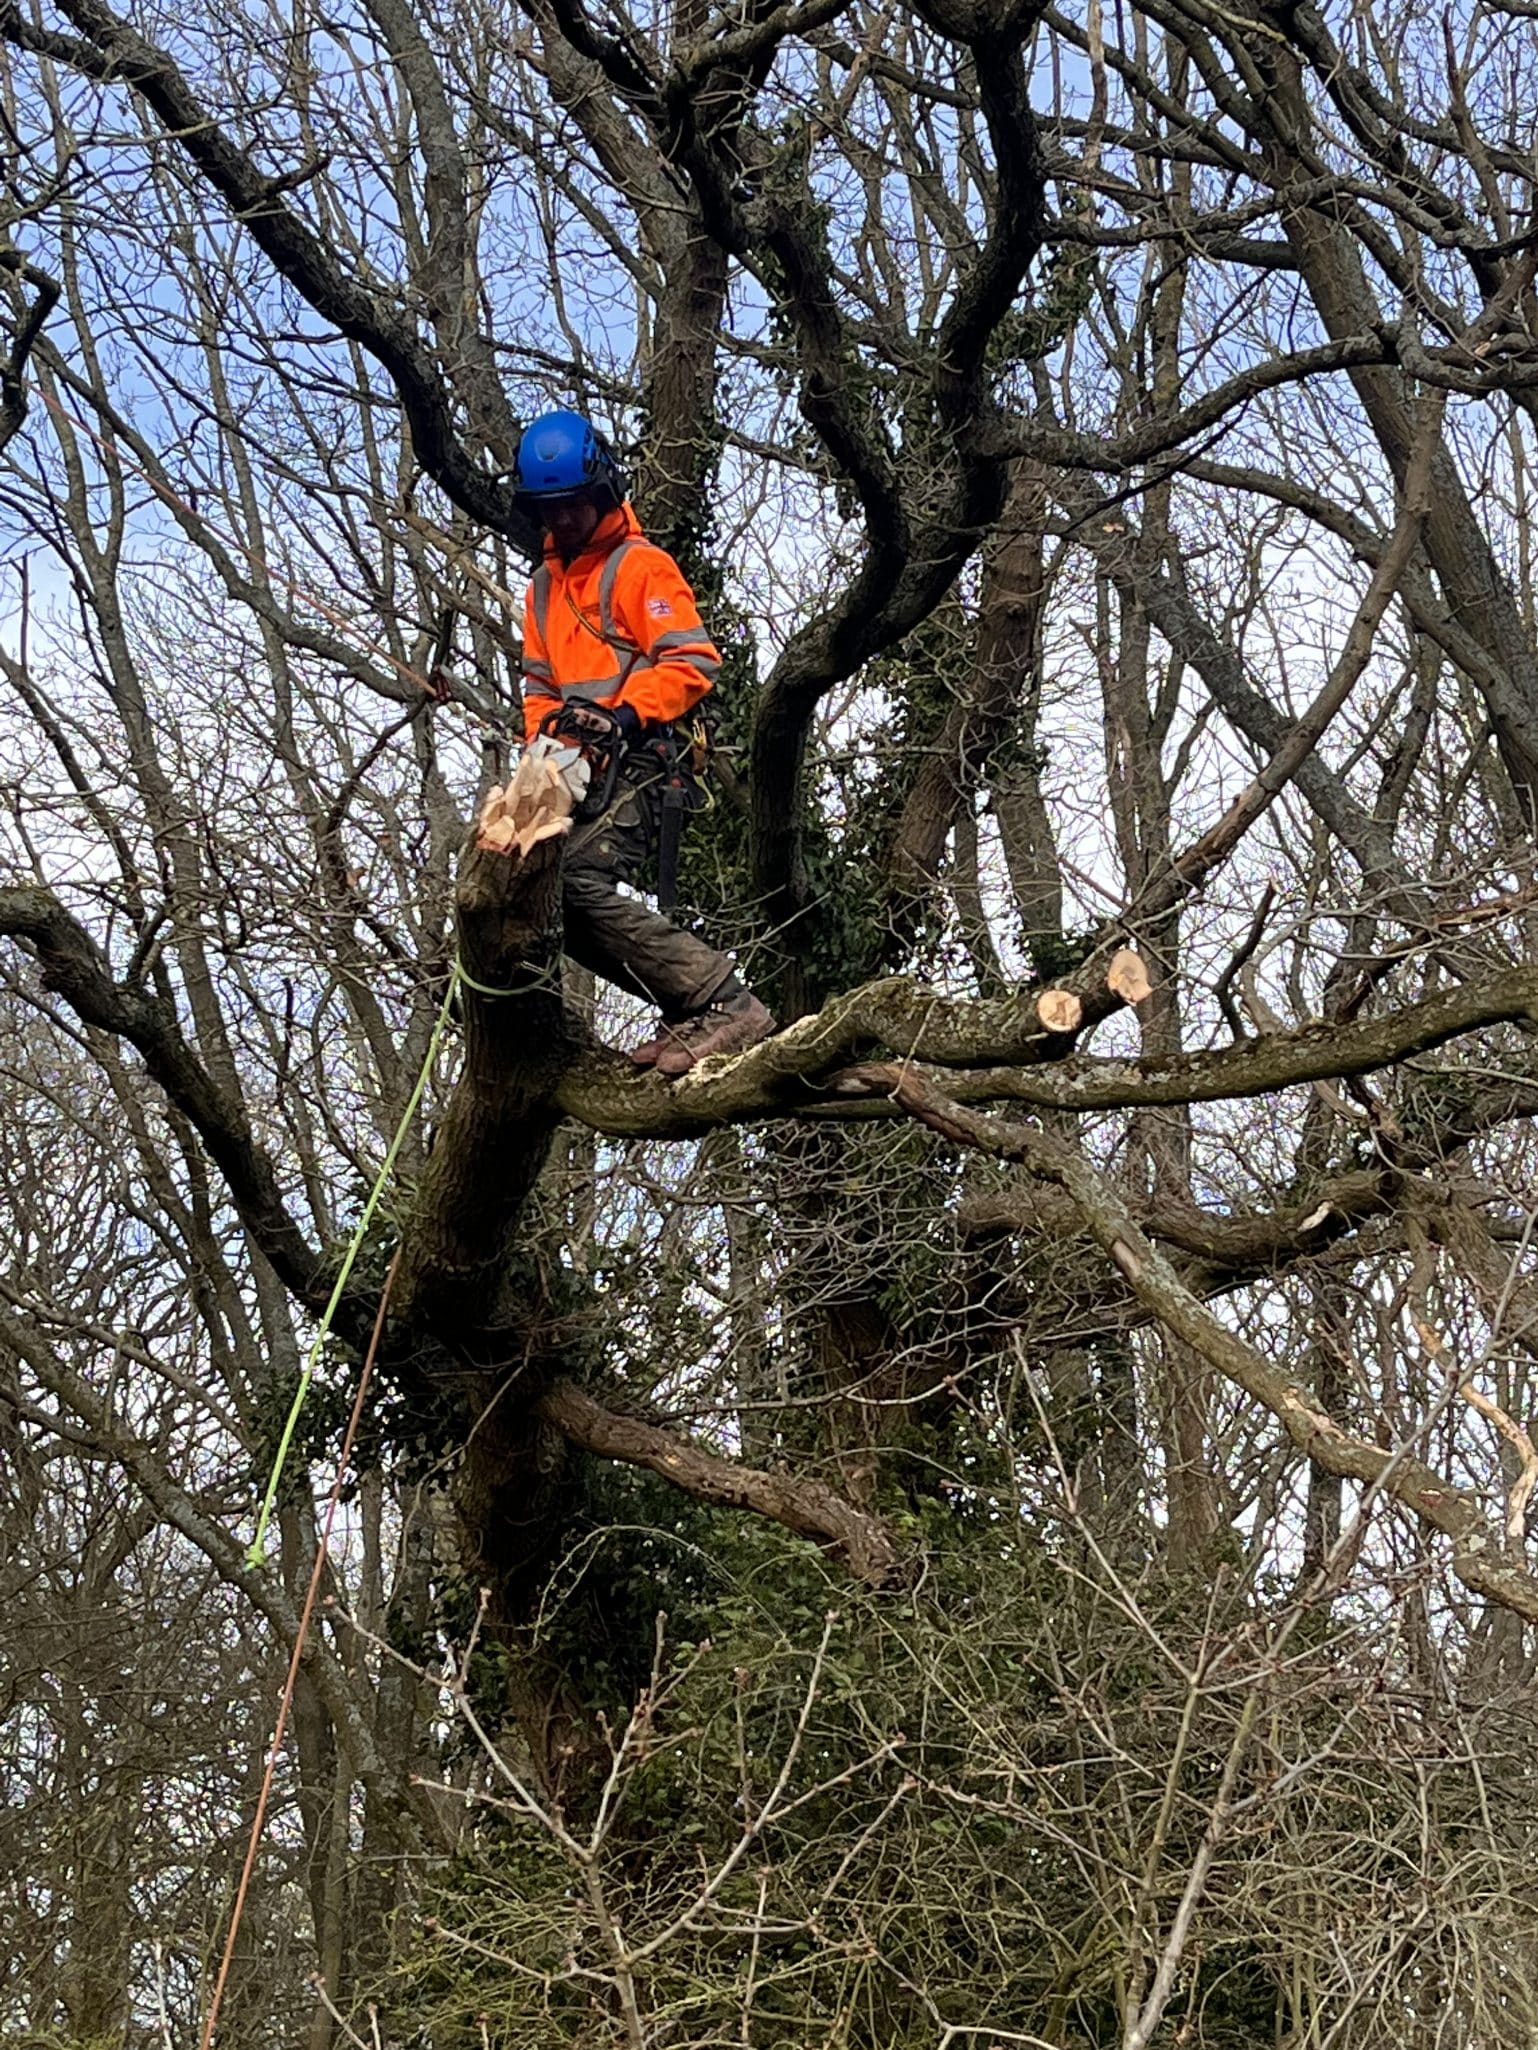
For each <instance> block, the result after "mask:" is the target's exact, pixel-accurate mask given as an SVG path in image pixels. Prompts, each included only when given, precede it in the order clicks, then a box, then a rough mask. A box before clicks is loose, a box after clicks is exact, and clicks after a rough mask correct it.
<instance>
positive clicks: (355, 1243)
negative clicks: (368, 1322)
mask: <svg viewBox="0 0 1538 2050" xmlns="http://www.w3.org/2000/svg"><path fill="white" fill-rule="evenodd" d="M462 982H469V977H468V976H467V975H466V974H465V972H464V970H463V969H462V968H461V967H460V965H459V961H458V959H457V958H456V960H455V962H454V968H453V972H452V974H451V975H450V976H449V986H448V988H447V989H446V990H445V991H444V993H443V1002H442V1003H441V1004H440V1005H439V1006H438V1016H437V1018H436V1019H435V1021H434V1023H433V1030H432V1037H431V1038H430V1039H429V1040H428V1042H427V1056H426V1058H425V1060H424V1061H423V1062H422V1070H421V1073H420V1074H419V1075H418V1076H417V1079H416V1082H415V1083H414V1085H413V1087H412V1091H411V1095H410V1097H409V1098H408V1099H407V1102H406V1108H405V1109H404V1110H403V1111H402V1112H401V1119H400V1123H399V1124H398V1125H397V1126H396V1128H395V1137H394V1138H393V1139H392V1140H391V1141H390V1146H389V1150H388V1152H387V1153H386V1154H385V1157H384V1165H383V1166H382V1167H381V1168H380V1170H379V1172H378V1174H377V1175H376V1176H375V1177H374V1186H373V1188H372V1189H370V1190H369V1194H368V1201H367V1202H366V1203H365V1204H364V1206H363V1215H362V1216H361V1217H360V1218H359V1219H358V1222H357V1225H356V1227H355V1229H354V1231H353V1235H352V1239H351V1241H350V1242H349V1244H348V1247H347V1252H346V1256H345V1257H344V1259H343V1261H342V1265H341V1267H340V1269H339V1270H338V1272H337V1277H336V1282H335V1285H334V1286H333V1288H332V1290H331V1299H330V1301H329V1302H328V1303H327V1304H326V1307H325V1310H324V1311H323V1312H322V1314H321V1320H320V1323H319V1324H318V1325H317V1326H316V1330H315V1337H314V1339H313V1340H312V1342H311V1345H310V1350H309V1352H308V1353H307V1354H306V1355H305V1362H304V1367H303V1370H302V1371H301V1373H300V1375H299V1386H298V1387H297V1388H296V1389H295V1390H294V1399H293V1401H292V1402H291V1403H290V1404H289V1410H288V1417H287V1419H286V1421H285V1423H284V1425H283V1435H282V1437H281V1438H279V1440H278V1451H277V1456H276V1458H275V1459H274V1460H273V1463H272V1474H271V1476H270V1478H269V1480H268V1482H267V1492H266V1494H265V1495H264V1496H263V1497H262V1507H261V1513H260V1514H259V1515H258V1517H257V1519H256V1536H255V1537H254V1538H253V1539H252V1540H251V1548H250V1550H249V1551H248V1552H247V1553H246V1564H247V1565H248V1566H251V1567H261V1566H265V1565H266V1563H267V1552H266V1541H267V1526H268V1524H269V1523H270V1522H271V1520H272V1508H273V1504H274V1502H276V1501H277V1499H278V1488H279V1486H280V1485H281V1483H282V1480H283V1468H284V1466H285V1465H286V1464H287V1461H288V1454H289V1448H290V1446H291V1445H292V1444H293V1442H294V1432H295V1430H296V1429H297V1428H298V1424H299V1415H300V1412H301V1411H302V1410H303V1408H304V1405H305V1398H306V1397H307V1396H308V1394H309V1392H310V1384H311V1382H312V1381H313V1380H314V1379H315V1369H316V1367H317V1365H318V1364H319V1362H320V1353H321V1347H322V1346H323V1345H324V1344H325V1342H326V1339H327V1337H328V1335H329V1334H330V1330H331V1320H332V1318H333V1317H334V1316H335V1315H336V1306H337V1304H338V1303H339V1302H340V1301H341V1300H342V1291H343V1290H344V1289H345V1288H346V1286H347V1282H348V1278H349V1276H350V1275H351V1273H352V1270H353V1263H354V1262H355V1261H356V1260H357V1257H358V1253H359V1251H360V1250H361V1248H362V1245H363V1240H364V1237H365V1235H366V1234H367V1232H368V1228H369V1225H370V1224H371V1223H372V1222H373V1217H374V1212H375V1211H376V1210H377V1209H378V1207H379V1199H380V1197H381V1196H382V1195H383V1194H384V1192H385V1189H386V1187H387V1185H388V1183H389V1180H390V1176H391V1175H392V1173H393V1172H394V1170H395V1162H396V1158H397V1156H398V1155H399V1153H400V1150H401V1147H402V1145H403V1144H404V1143H405V1139H406V1134H407V1132H408V1131H410V1129H411V1121H412V1119H413V1118H414V1117H415V1116H416V1114H417V1106H418V1105H419V1104H420V1103H421V1101H422V1092H423V1091H424V1090H425V1089H426V1087H427V1078H428V1076H429V1075H430V1074H431V1073H432V1071H433V1064H434V1062H435V1061H436V1060H437V1058H438V1049H439V1048H440V1047H441V1046H442V1044H443V1034H444V1030H445V1028H446V1027H447V1025H448V1021H449V1010H450V1007H451V1006H452V1004H453V1002H454V996H455V992H456V991H457V990H458V988H459V985H460V984H461V983H462ZM470 986H471V987H472V988H475V987H477V986H478V985H476V984H471V985H470Z"/></svg>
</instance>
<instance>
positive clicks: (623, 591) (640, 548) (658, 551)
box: [523, 504, 721, 740]
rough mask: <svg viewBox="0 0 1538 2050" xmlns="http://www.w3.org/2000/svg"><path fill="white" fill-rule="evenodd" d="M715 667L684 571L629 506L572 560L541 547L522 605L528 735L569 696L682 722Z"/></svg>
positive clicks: (608, 516)
mask: <svg viewBox="0 0 1538 2050" xmlns="http://www.w3.org/2000/svg"><path fill="white" fill-rule="evenodd" d="M720 668H721V657H720V655H719V654H718V653H717V652H716V648H715V644H714V642H713V641H712V640H711V638H710V636H709V634H707V633H706V631H705V629H704V627H703V626H702V625H701V624H700V615H699V609H698V607H697V606H696V605H695V602H694V593H693V592H692V591H691V590H690V589H689V586H688V584H687V582H686V581H685V579H684V574H683V571H682V570H681V569H680V568H679V567H678V564H677V563H676V562H675V561H674V560H673V558H672V556H671V555H669V554H668V552H667V550H666V549H664V548H657V547H655V546H653V544H652V543H651V542H650V541H648V540H647V539H646V537H645V535H644V534H643V533H642V532H641V525H640V522H639V521H638V520H637V518H636V516H635V514H634V513H633V512H632V511H631V509H630V506H629V505H628V504H625V505H622V506H619V507H617V508H616V509H615V510H614V511H613V512H610V513H605V515H604V517H603V518H602V519H601V520H600V521H599V523H598V525H597V527H596V528H595V529H594V531H593V536H592V539H591V540H590V541H589V542H588V544H587V546H586V547H585V548H584V549H583V551H582V553H581V554H580V555H577V556H574V557H573V558H572V560H571V561H570V562H569V563H568V562H562V560H561V558H560V555H559V554H558V553H557V551H556V550H555V548H554V547H553V546H552V545H550V544H548V543H547V544H546V548H545V560H544V565H543V567H542V568H540V569H537V570H536V571H535V572H534V578H533V581H532V582H531V583H530V585H529V590H528V596H527V598H526V599H525V601H524V620H523V728H524V734H525V737H526V738H527V739H529V740H532V739H533V738H534V737H535V735H536V734H537V733H538V732H539V727H540V721H541V720H543V719H545V718H548V716H549V715H550V713H552V712H556V711H559V710H560V708H561V706H562V705H563V704H569V703H570V702H571V701H572V699H573V698H585V699H587V700H588V701H589V702H590V703H592V704H596V705H609V706H613V705H619V704H625V705H629V706H630V707H631V708H632V709H633V710H634V712H635V714H636V717H637V718H638V719H640V720H642V721H643V722H652V723H655V724H659V725H663V724H666V723H667V722H668V721H669V720H672V719H681V718H682V717H683V716H684V714H685V713H686V712H688V711H689V710H691V709H692V707H693V706H695V705H697V704H698V703H699V701H700V699H701V698H702V697H704V695H705V693H706V691H708V690H709V689H710V687H711V686H712V684H713V683H714V682H715V680H716V677H717V674H718V673H719V671H720Z"/></svg>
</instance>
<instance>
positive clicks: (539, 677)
mask: <svg viewBox="0 0 1538 2050" xmlns="http://www.w3.org/2000/svg"><path fill="white" fill-rule="evenodd" d="M560 709H561V696H560V692H559V691H558V690H557V689H556V687H555V672H554V670H553V669H552V668H551V667H550V657H549V655H548V653H547V651H546V648H545V643H544V638H543V636H542V635H541V633H540V631H539V625H538V623H537V621H536V620H535V617H534V586H533V585H532V584H530V586H529V588H528V590H527V591H526V592H525V593H524V599H523V737H524V739H525V741H530V740H533V739H535V738H536V736H537V735H538V733H539V722H540V720H541V719H544V718H546V717H548V715H549V714H550V713H551V712H558V711H559V710H560Z"/></svg>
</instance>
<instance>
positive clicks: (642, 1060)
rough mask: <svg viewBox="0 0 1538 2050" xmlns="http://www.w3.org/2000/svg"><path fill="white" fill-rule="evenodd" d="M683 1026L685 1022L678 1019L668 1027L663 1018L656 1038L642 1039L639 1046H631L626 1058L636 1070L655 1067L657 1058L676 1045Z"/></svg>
mask: <svg viewBox="0 0 1538 2050" xmlns="http://www.w3.org/2000/svg"><path fill="white" fill-rule="evenodd" d="M684 1024H685V1021H684V1020H683V1019H680V1020H679V1021H678V1023H677V1024H675V1025H670V1024H669V1023H668V1021H667V1020H666V1018H664V1019H663V1021H662V1023H661V1024H660V1025H659V1026H658V1028H657V1034H656V1037H655V1038H654V1039H643V1040H642V1041H641V1044H640V1045H639V1046H633V1047H632V1048H631V1049H630V1053H629V1056H628V1058H629V1059H630V1060H632V1061H634V1062H635V1065H636V1066H637V1067H638V1068H651V1067H655V1066H656V1063H657V1056H658V1055H659V1054H661V1053H665V1052H666V1050H667V1049H668V1048H669V1047H670V1046H676V1045H677V1044H678V1035H679V1033H680V1032H682V1031H683V1030H684Z"/></svg>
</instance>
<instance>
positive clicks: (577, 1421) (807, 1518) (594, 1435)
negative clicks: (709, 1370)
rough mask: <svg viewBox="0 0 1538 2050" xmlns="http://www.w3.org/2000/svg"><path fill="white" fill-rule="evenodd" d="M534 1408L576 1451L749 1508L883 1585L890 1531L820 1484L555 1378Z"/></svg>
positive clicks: (893, 1563)
mask: <svg viewBox="0 0 1538 2050" xmlns="http://www.w3.org/2000/svg"><path fill="white" fill-rule="evenodd" d="M538 1408H539V1412H540V1414H541V1415H542V1416H544V1417H545V1418H547V1419H548V1421H549V1422H551V1423H552V1424H554V1425H555V1427H556V1428H557V1430H559V1431H560V1432H561V1433H562V1435H563V1436H564V1437H566V1438H569V1439H570V1440H571V1442H572V1443H573V1444H574V1445H578V1446H580V1447H581V1448H582V1450H583V1451H584V1452H591V1453H595V1454H596V1455H597V1456H598V1457H599V1458H600V1459H618V1460H623V1461H624V1462H625V1463H626V1464H627V1465H629V1466H644V1467H645V1468H646V1469H647V1471H648V1472H649V1473H655V1474H658V1475H660V1476H661V1478H662V1479H663V1480H665V1481H671V1482H672V1484H673V1486H674V1487H676V1488H679V1489H681V1490H682V1491H683V1493H684V1494H686V1495H690V1496H692V1497H693V1498H694V1500H695V1501H697V1502H708V1503H710V1504H711V1505H712V1506H714V1507H716V1508H720V1509H751V1510H752V1511H753V1512H754V1514H755V1515H758V1516H764V1517H767V1518H768V1519H769V1521H770V1522H771V1523H780V1524H783V1525H784V1526H785V1528H786V1529H787V1530H793V1531H796V1532H797V1533H798V1534H799V1535H800V1536H802V1537H809V1538H815V1539H816V1540H817V1541H818V1543H819V1544H824V1545H827V1546H829V1547H831V1548H832V1550H834V1551H835V1552H837V1553H839V1554H840V1555H841V1556H842V1557H843V1558H844V1559H846V1560H847V1561H848V1564H849V1568H850V1571H851V1572H853V1573H854V1574H855V1575H856V1576H857V1577H858V1578H859V1579H861V1580H867V1581H869V1582H870V1583H871V1584H872V1585H873V1586H877V1587H880V1586H883V1585H885V1584H886V1583H888V1582H889V1581H891V1579H892V1578H893V1576H894V1574H895V1572H896V1570H897V1551H896V1546H895V1543H894V1541H893V1538H892V1534H891V1532H890V1531H889V1530H888V1529H887V1528H886V1526H885V1525H884V1524H883V1523H882V1522H881V1521H880V1519H879V1518H877V1517H874V1516H868V1515H866V1514H865V1513H864V1511H862V1510H859V1509H856V1508H855V1507H854V1506H853V1504H852V1503H849V1502H846V1501H845V1500H844V1498H843V1496H842V1495H838V1494H835V1492H834V1491H833V1489H832V1488H829V1487H826V1486H825V1485H824V1484H823V1483H822V1482H821V1481H812V1480H806V1479H804V1478H800V1477H797V1476H796V1475H794V1474H788V1473H766V1472H764V1471H763V1470H762V1469H761V1468H758V1467H753V1466H739V1465H737V1464H736V1462H735V1461H733V1460H730V1459H721V1458H718V1457H717V1456H716V1454H715V1453H713V1452H707V1451H705V1450H704V1448H703V1447H702V1446H699V1445H692V1444H690V1443H689V1441H688V1440H687V1439H685V1438H679V1437H676V1436H675V1435H674V1434H673V1433H672V1432H671V1431H664V1430H662V1429H660V1428H659V1427H658V1426H657V1425H656V1424H651V1423H646V1422H644V1421H643V1420H642V1419H641V1418H639V1417H630V1416H621V1415H619V1414H617V1413H616V1412H615V1411H614V1410H610V1409H605V1408H604V1406H603V1404H602V1403H600V1402H598V1401H596V1400H595V1399H594V1397H593V1396H591V1395H590V1394H588V1392H587V1390H586V1389H584V1388H578V1387H577V1386H576V1385H575V1383H573V1382H571V1381H560V1382H557V1383H556V1385H555V1387H554V1388H552V1389H551V1390H550V1391H549V1393H548V1394H547V1395H545V1396H543V1397H542V1398H541V1400H540V1402H539V1404H538Z"/></svg>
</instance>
